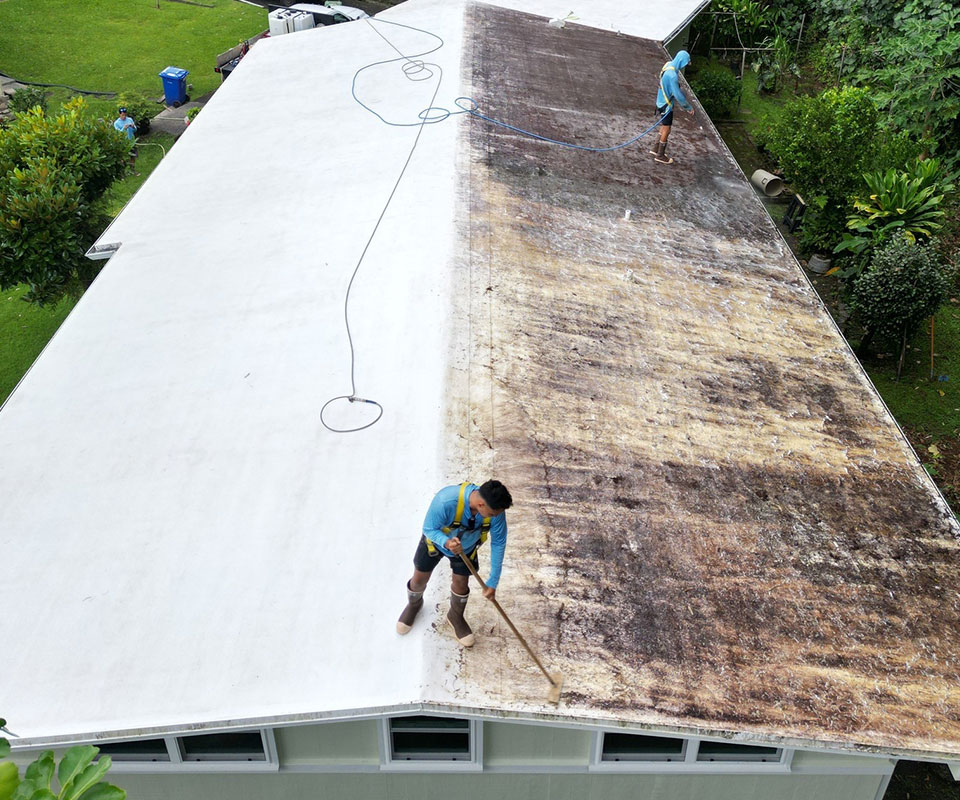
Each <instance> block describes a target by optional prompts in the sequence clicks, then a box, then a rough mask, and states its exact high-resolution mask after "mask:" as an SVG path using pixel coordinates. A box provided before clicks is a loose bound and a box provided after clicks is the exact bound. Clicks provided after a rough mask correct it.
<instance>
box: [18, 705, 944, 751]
mask: <svg viewBox="0 0 960 800" xmlns="http://www.w3.org/2000/svg"><path fill="white" fill-rule="evenodd" d="M416 713H435V714H448V715H451V716H467V717H476V718H480V719H489V720H506V721H514V722H526V723H533V724H539V725H551V726H556V727H565V728H585V729H589V730H599V729H605V730H610V729H614V728H615V729H617V730H619V731H623V732H627V733H631V732H632V733H638V734H674V735H679V736H696V737H701V738H708V739H720V740H727V741H733V742H742V743H745V744H756V745H767V746H777V747H784V748H793V749H799V750H808V751H816V752H819V753H827V754H832V755H846V756H850V755H855V756H865V757H869V758H909V759H910V760H913V761H932V762H937V763H948V764H950V763H954V764H956V763H960V753H952V752H947V751H939V750H917V749H912V748H882V747H879V746H876V745H866V744H856V743H853V742H837V741H818V740H816V739H804V738H802V737H793V736H777V735H774V734H771V735H763V734H757V733H752V732H746V731H742V732H737V731H730V730H723V729H714V728H705V727H701V726H689V727H685V726H681V725H651V724H643V723H637V722H629V721H625V720H615V719H609V718H602V717H591V716H582V717H569V716H565V715H562V714H556V713H551V712H549V711H539V712H526V711H512V710H509V709H492V708H485V707H478V706H466V705H457V704H451V703H434V702H427V701H421V702H414V703H395V704H391V705H384V706H370V707H367V708H351V709H338V710H332V711H318V712H306V713H302V714H278V715H274V716H262V717H247V718H237V719H229V720H213V721H208V722H198V723H182V724H179V725H177V724H174V725H159V726H153V727H149V728H131V729H116V730H105V731H86V732H83V733H76V734H64V735H61V736H37V737H23V738H16V737H14V738H11V739H9V741H10V747H11V752H12V753H14V754H15V753H16V752H17V751H29V750H38V749H41V748H47V749H49V748H60V747H69V746H72V745H76V744H96V743H97V742H107V741H118V740H129V739H147V738H158V737H162V736H184V735H190V734H195V733H222V732H226V731H236V730H243V729H249V728H286V727H296V726H299V725H311V724H317V723H330V722H347V721H357V720H363V719H379V718H381V717H386V716H391V715H396V714H416ZM8 735H9V734H8Z"/></svg>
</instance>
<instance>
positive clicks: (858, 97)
mask: <svg viewBox="0 0 960 800" xmlns="http://www.w3.org/2000/svg"><path fill="white" fill-rule="evenodd" d="M877 128H878V122H877V109H876V107H875V106H874V104H873V101H872V100H871V99H870V96H869V94H868V93H867V92H866V90H864V89H828V90H827V91H825V92H822V93H821V94H819V95H817V96H816V97H798V98H796V99H795V100H791V101H790V102H789V103H787V104H786V105H785V106H784V108H783V113H782V114H781V115H780V116H779V117H777V118H775V119H774V120H773V121H772V122H767V123H766V129H765V130H764V131H763V133H762V136H761V139H762V141H763V143H764V146H765V147H766V149H767V150H768V151H769V152H770V153H771V154H772V155H773V156H774V157H775V158H776V159H777V160H778V161H779V163H780V167H781V169H782V170H783V171H784V173H785V175H786V178H787V180H789V181H790V182H791V183H792V184H793V185H794V187H795V188H796V189H797V190H798V191H799V192H800V193H801V194H802V195H803V196H804V199H805V200H806V201H807V204H808V206H810V208H811V211H814V216H815V217H817V218H818V219H819V223H818V224H819V226H820V228H819V230H818V231H817V239H818V244H817V246H818V247H824V248H826V249H832V248H833V247H834V246H836V245H837V244H838V243H839V241H840V237H841V235H842V233H843V230H844V227H845V215H846V209H847V208H848V207H849V198H850V197H851V196H852V195H853V194H855V193H856V192H857V191H859V189H860V187H861V185H862V182H863V173H864V171H865V170H864V165H865V164H870V163H872V161H873V158H874V153H875V151H876V135H877ZM805 238H806V239H807V240H808V241H809V240H810V238H811V236H810V235H808V236H807V237H805ZM801 241H803V240H801Z"/></svg>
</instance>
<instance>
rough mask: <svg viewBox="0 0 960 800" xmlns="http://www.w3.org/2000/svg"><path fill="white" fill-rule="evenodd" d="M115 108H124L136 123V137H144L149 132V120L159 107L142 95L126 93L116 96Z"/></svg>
mask: <svg viewBox="0 0 960 800" xmlns="http://www.w3.org/2000/svg"><path fill="white" fill-rule="evenodd" d="M117 108H126V109H127V114H128V115H129V116H131V117H133V121H134V122H135V123H137V136H146V134H148V133H149V132H150V118H151V117H152V116H154V115H155V114H156V113H157V112H158V111H159V107H158V106H157V104H156V103H155V102H154V101H153V100H152V99H151V98H149V97H147V96H146V95H144V94H136V93H134V92H127V93H124V94H121V95H118V96H117Z"/></svg>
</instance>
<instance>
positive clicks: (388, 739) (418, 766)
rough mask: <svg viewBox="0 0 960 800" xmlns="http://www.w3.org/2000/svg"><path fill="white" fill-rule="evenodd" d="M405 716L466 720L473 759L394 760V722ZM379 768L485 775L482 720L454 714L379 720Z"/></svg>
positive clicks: (393, 717) (412, 714)
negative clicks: (478, 773) (482, 773)
mask: <svg viewBox="0 0 960 800" xmlns="http://www.w3.org/2000/svg"><path fill="white" fill-rule="evenodd" d="M404 717H437V718H438V719H444V718H445V719H459V720H465V721H466V722H467V723H468V725H467V736H468V741H469V743H470V758H465V759H463V760H456V761H454V760H453V759H436V760H433V759H429V758H417V759H403V760H395V759H394V758H393V738H392V733H393V731H392V730H391V725H390V723H391V721H392V720H398V719H403V718H404ZM379 729H380V769H381V770H382V771H384V772H482V771H483V720H480V719H474V718H471V717H461V716H457V715H454V714H424V713H422V712H415V713H410V714H391V715H389V716H386V717H383V718H382V719H381V720H380V726H379Z"/></svg>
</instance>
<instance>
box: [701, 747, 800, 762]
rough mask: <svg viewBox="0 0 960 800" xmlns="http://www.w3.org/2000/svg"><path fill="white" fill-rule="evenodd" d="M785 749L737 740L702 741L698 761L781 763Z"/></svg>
mask: <svg viewBox="0 0 960 800" xmlns="http://www.w3.org/2000/svg"><path fill="white" fill-rule="evenodd" d="M782 753H783V751H782V750H780V749H779V748H777V747H759V746H757V745H752V744H738V743H735V742H700V749H699V750H698V751H697V761H761V762H774V763H779V762H780V757H781V755H782Z"/></svg>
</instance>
